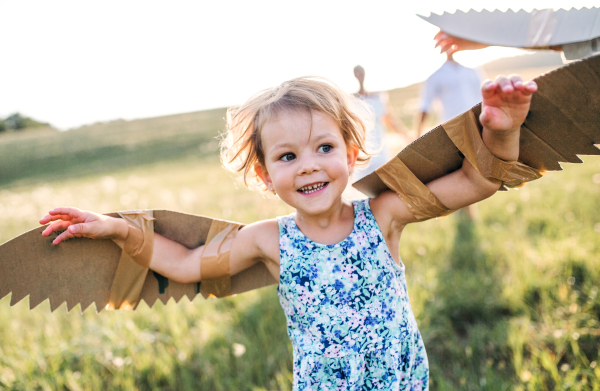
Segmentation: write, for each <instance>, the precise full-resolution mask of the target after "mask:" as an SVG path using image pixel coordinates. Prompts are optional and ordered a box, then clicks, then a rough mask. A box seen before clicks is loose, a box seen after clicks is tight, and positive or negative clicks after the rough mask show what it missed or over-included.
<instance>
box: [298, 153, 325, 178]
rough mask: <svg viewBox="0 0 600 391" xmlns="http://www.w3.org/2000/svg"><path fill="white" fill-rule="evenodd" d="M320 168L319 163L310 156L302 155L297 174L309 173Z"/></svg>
mask: <svg viewBox="0 0 600 391" xmlns="http://www.w3.org/2000/svg"><path fill="white" fill-rule="evenodd" d="M319 170H320V167H319V163H318V162H317V160H316V159H314V158H313V157H312V156H310V155H309V156H304V157H303V158H301V160H300V169H299V170H298V175H309V174H312V173H314V172H317V171H319Z"/></svg>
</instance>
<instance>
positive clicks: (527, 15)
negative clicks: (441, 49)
mask: <svg viewBox="0 0 600 391" xmlns="http://www.w3.org/2000/svg"><path fill="white" fill-rule="evenodd" d="M418 16H419V17H420V18H422V19H424V20H426V21H427V22H429V23H431V24H433V25H435V26H437V27H439V28H440V29H441V30H443V31H444V32H446V33H448V34H450V35H454V36H456V37H459V38H464V39H468V40H470V41H475V42H479V43H483V44H487V45H496V46H508V47H518V48H547V47H550V46H559V45H566V44H572V43H577V42H585V41H592V40H594V39H596V38H598V37H600V8H595V7H594V8H581V9H574V8H572V9H570V10H564V9H559V10H551V9H543V10H533V11H531V12H526V11H524V10H519V11H518V12H514V11H513V10H510V9H509V10H508V11H506V12H502V11H499V10H495V11H492V12H490V11H488V10H482V11H475V10H469V11H468V12H463V11H460V10H459V11H456V12H455V13H453V14H451V13H447V12H444V13H443V14H441V15H438V14H435V13H433V14H431V15H429V16H423V15H418Z"/></svg>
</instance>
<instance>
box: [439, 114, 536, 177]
mask: <svg viewBox="0 0 600 391" xmlns="http://www.w3.org/2000/svg"><path fill="white" fill-rule="evenodd" d="M442 128H444V130H445V131H446V134H447V135H448V137H450V140H452V142H453V143H454V145H456V147H457V148H458V150H459V151H460V152H461V153H462V154H463V155H464V156H465V159H467V160H468V161H469V163H471V165H472V166H473V167H474V168H475V169H476V170H477V171H478V172H479V173H480V174H481V175H482V176H483V177H485V178H486V179H488V180H489V181H491V182H493V183H498V184H503V185H505V186H507V187H520V186H522V185H523V184H524V183H525V182H529V181H533V180H535V179H539V178H541V177H542V175H543V172H542V171H540V170H538V169H535V168H533V167H529V166H527V165H525V164H523V163H521V162H518V161H512V162H506V161H504V160H501V159H498V158H497V157H496V156H494V155H493V154H492V153H491V152H490V151H489V150H488V149H487V147H486V146H485V143H484V142H483V140H482V139H481V133H480V131H479V126H478V122H477V119H476V118H475V114H474V113H473V111H471V110H469V111H467V112H465V113H463V114H461V115H459V116H458V117H455V118H453V119H451V120H450V121H448V122H445V123H443V124H442Z"/></svg>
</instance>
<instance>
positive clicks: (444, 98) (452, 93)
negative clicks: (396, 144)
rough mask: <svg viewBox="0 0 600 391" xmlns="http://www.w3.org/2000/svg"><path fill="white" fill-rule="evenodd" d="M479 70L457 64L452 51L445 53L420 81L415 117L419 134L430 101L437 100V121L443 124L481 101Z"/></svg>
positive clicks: (431, 104)
mask: <svg viewBox="0 0 600 391" xmlns="http://www.w3.org/2000/svg"><path fill="white" fill-rule="evenodd" d="M482 82H483V78H482V77H481V75H480V73H479V72H478V71H477V70H475V69H473V68H469V67H466V66H464V65H461V64H459V63H458V62H456V60H454V58H453V52H446V62H445V63H444V65H442V66H441V67H440V68H439V69H438V70H437V71H435V72H434V73H433V74H432V75H431V76H429V78H428V79H427V80H426V81H425V83H424V84H423V91H422V93H421V106H420V107H421V110H420V113H419V117H418V120H417V132H418V135H419V136H421V134H422V133H423V127H424V124H425V121H426V119H427V117H428V115H429V114H430V112H431V110H432V106H433V102H434V101H436V100H438V101H439V102H440V103H441V113H440V115H439V119H440V121H439V122H440V123H444V122H446V121H448V120H450V119H452V118H454V117H456V116H457V115H459V114H462V113H464V112H465V111H467V110H469V109H470V108H471V107H473V106H475V105H476V104H477V103H479V102H480V101H481V93H480V88H481V83H482Z"/></svg>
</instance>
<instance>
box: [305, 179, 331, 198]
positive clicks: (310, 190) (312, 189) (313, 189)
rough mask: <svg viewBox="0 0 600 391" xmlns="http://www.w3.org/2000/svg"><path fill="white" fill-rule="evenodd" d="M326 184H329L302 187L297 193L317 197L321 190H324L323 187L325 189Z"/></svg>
mask: <svg viewBox="0 0 600 391" xmlns="http://www.w3.org/2000/svg"><path fill="white" fill-rule="evenodd" d="M328 184H329V182H320V183H315V184H312V185H307V186H303V187H301V188H300V189H298V192H300V193H302V194H305V195H317V194H318V193H320V192H321V190H323V189H325V187H327V185H328ZM315 193H317V194H315Z"/></svg>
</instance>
